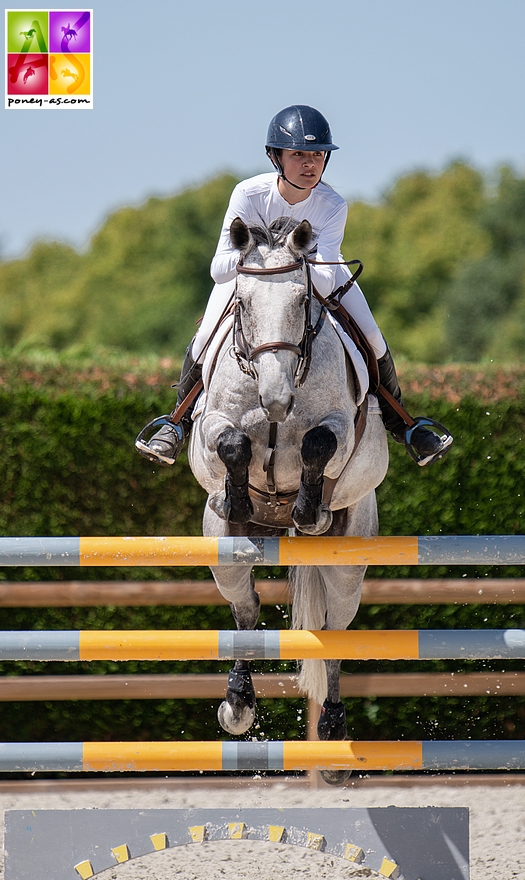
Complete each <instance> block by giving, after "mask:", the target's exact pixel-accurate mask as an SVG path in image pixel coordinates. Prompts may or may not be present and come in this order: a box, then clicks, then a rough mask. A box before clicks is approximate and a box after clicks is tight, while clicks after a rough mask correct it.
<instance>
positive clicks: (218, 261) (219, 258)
mask: <svg viewBox="0 0 525 880" xmlns="http://www.w3.org/2000/svg"><path fill="white" fill-rule="evenodd" d="M250 208H251V206H250V202H249V200H248V198H247V197H246V195H245V193H244V191H243V190H242V189H241V188H240V187H239V186H236V187H235V189H234V190H233V193H232V195H231V198H230V204H229V205H228V210H227V211H226V215H225V217H224V220H223V223H222V229H221V234H220V236H219V243H218V245H217V250H216V251H215V256H214V258H213V260H212V263H211V267H210V272H211V277H212V278H213V280H214V281H215V283H216V284H223V283H224V282H225V281H231V280H232V278H235V267H236V266H237V263H238V262H239V257H240V251H238V250H236V248H234V247H232V243H231V241H230V226H231V224H232V222H233V220H235V218H236V217H240V218H241V220H244V222H245V223H246V225H247V226H249V225H251V224H252V222H253V219H252V216H251V213H252V212H251V209H250Z"/></svg>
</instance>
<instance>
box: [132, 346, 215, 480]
mask: <svg viewBox="0 0 525 880" xmlns="http://www.w3.org/2000/svg"><path fill="white" fill-rule="evenodd" d="M201 377H202V365H201V364H197V363H196V362H195V361H194V360H193V358H192V356H191V344H190V345H189V346H188V348H187V349H186V354H185V357H184V361H183V364H182V370H181V373H180V381H179V383H178V385H177V406H179V405H180V404H181V403H182V401H183V400H184V399H185V398H186V397H187V395H188V394H189V393H190V391H191V390H192V388H194V386H195V385H196V384H197V382H198V381H199V379H200V378H201ZM196 402H197V398H195V400H194V401H193V402H192V403H191V404H190V405H189V407H188V409H187V410H186V412H185V413H184V415H183V416H182V418H181V419H180V421H179V422H170V423H169V424H167V425H164V426H163V427H162V428H161V429H160V431H157V433H156V434H154V435H153V437H152V438H151V440H149V442H148V443H145V444H142V445H139V446H137V449H138V451H139V452H140V454H141V455H143V456H144V457H145V458H148V459H149V460H150V461H155V462H157V463H158V464H161V465H166V466H167V465H170V464H174V463H175V462H176V460H177V458H178V457H179V455H180V453H181V452H182V447H183V446H184V441H185V440H186V438H187V437H188V435H189V433H190V431H191V429H192V426H193V421H192V418H191V416H192V413H193V410H194V409H195V404H196ZM175 408H176V407H175Z"/></svg>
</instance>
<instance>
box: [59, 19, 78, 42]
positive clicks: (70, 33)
mask: <svg viewBox="0 0 525 880" xmlns="http://www.w3.org/2000/svg"><path fill="white" fill-rule="evenodd" d="M60 30H61V31H62V33H63V34H64V36H63V37H62V39H63V40H67V41H68V43H70V42H71V40H72V39H73V37H74V38H75V40H76V38H77V32H76V31H74V30H73V29H72V28H70V26H69V22H68V25H67V28H65V27H62V28H60Z"/></svg>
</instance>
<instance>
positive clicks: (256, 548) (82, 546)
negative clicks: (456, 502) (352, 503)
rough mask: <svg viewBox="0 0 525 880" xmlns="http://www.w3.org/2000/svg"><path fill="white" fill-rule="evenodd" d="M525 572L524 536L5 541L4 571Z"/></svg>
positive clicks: (1, 546) (0, 550) (0, 563)
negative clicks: (292, 568) (394, 568)
mask: <svg viewBox="0 0 525 880" xmlns="http://www.w3.org/2000/svg"><path fill="white" fill-rule="evenodd" d="M20 565H28V566H33V565H38V566H88V567H90V566H91V567H92V566H166V565H169V566H183V565H184V566H193V565H203V566H204V565H206V566H223V565H224V566H231V565H241V566H246V565H248V566H252V565H283V566H285V565H525V535H451V536H450V535H443V536H437V537H376V538H358V537H349V538H348V537H331V536H330V537H323V536H321V537H307V536H302V537H291V538H290V537H283V538H243V537H239V538H216V537H213V538H206V537H189V538H185V537H179V538H178V537H153V538H148V537H141V538H139V537H137V538H135V537H128V538H104V537H100V538H97V537H85V538H73V537H71V538H55V537H50V538H48V537H42V538H0V567H4V566H20Z"/></svg>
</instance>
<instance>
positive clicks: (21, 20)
mask: <svg viewBox="0 0 525 880" xmlns="http://www.w3.org/2000/svg"><path fill="white" fill-rule="evenodd" d="M5 19H6V28H5V64H6V67H5V71H6V86H5V106H6V109H30V110H37V109H71V108H75V109H91V108H92V107H93V10H92V9H47V10H46V9H32V10H31V9H29V10H23V9H6V11H5Z"/></svg>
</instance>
